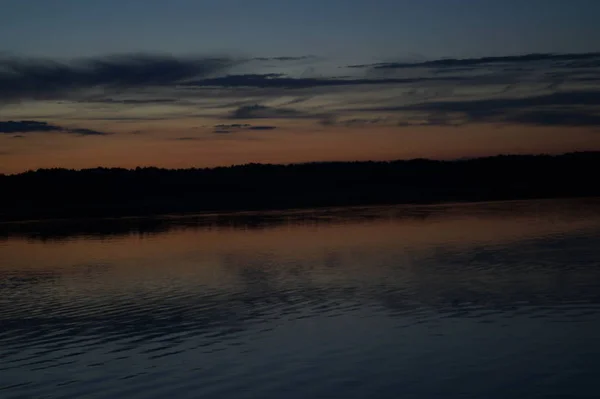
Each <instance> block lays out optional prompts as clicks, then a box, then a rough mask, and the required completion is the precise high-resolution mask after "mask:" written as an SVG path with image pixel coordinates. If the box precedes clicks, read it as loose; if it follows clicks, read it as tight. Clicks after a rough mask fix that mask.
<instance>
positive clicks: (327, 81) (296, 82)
mask: <svg viewBox="0 0 600 399" xmlns="http://www.w3.org/2000/svg"><path fill="white" fill-rule="evenodd" d="M462 79H463V78H460V77H422V78H389V79H363V78H357V79H347V78H346V79H341V78H290V77H283V75H282V74H246V75H227V76H221V77H216V78H211V79H202V80H196V81H191V82H187V83H184V84H182V85H183V86H187V87H230V88H235V87H258V88H283V89H308V88H314V87H336V86H364V85H384V84H386V85H392V84H411V83H424V82H435V81H438V82H439V81H446V82H451V81H458V80H462Z"/></svg>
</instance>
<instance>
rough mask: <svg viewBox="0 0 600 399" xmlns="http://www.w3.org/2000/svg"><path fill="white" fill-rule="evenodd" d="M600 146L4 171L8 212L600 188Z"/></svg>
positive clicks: (145, 210) (122, 210)
mask: <svg viewBox="0 0 600 399" xmlns="http://www.w3.org/2000/svg"><path fill="white" fill-rule="evenodd" d="M598 170H600V152H575V153H568V154H562V155H499V156H494V157H486V158H474V159H462V160H454V161H437V160H427V159H413V160H398V161H389V162H383V161H382V162H379V161H377V162H376V161H366V162H358V161H357V162H315V163H304V164H290V165H273V164H246V165H238V166H231V167H217V168H202V169H200V168H192V169H161V168H155V167H148V168H136V169H131V170H129V169H122V168H94V169H84V170H71V169H40V170H37V171H28V172H24V173H20V174H15V175H0V187H1V188H2V190H1V191H2V195H1V196H0V221H18V220H31V219H49V218H88V217H121V216H146V215H161V214H182V213H200V212H222V211H242V210H266V209H288V208H311V207H326V206H351V205H375V204H400V203H436V202H454V201H488V200H509V199H530V198H559V197H585V196H600V185H598V182H597V181H596V177H595V176H596V173H597V171H598Z"/></svg>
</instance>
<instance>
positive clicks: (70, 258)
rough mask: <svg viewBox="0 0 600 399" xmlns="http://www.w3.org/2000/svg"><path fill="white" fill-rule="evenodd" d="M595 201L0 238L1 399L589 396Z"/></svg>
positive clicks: (52, 228) (111, 227) (5, 230)
mask: <svg viewBox="0 0 600 399" xmlns="http://www.w3.org/2000/svg"><path fill="white" fill-rule="evenodd" d="M598 376H600V201H599V200H560V201H530V202H505V203H488V204H478V205H446V206H421V207H406V206H404V207H378V208H362V209H346V210H321V211H313V212H310V211H306V212H294V213H267V214H262V215H260V214H244V215H238V216H231V217H221V216H211V217H194V218H181V219H175V218H170V219H152V220H150V219H144V220H120V221H104V222H101V223H100V222H96V223H94V224H90V223H89V222H78V223H69V224H52V225H47V224H28V225H10V226H7V225H5V226H3V227H2V228H1V229H0V398H3V399H4V398H7V399H8V398H471V397H472V398H538V397H539V398H597V397H600V385H599V383H598Z"/></svg>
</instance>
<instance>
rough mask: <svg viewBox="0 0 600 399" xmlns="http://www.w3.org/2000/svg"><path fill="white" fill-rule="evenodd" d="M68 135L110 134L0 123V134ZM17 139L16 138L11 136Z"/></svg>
mask: <svg viewBox="0 0 600 399" xmlns="http://www.w3.org/2000/svg"><path fill="white" fill-rule="evenodd" d="M15 133H20V134H19V135H18V136H20V135H21V134H24V133H68V134H75V135H79V136H106V135H108V134H110V133H106V132H99V131H97V130H91V129H83V128H67V127H62V126H58V125H52V124H49V123H47V122H40V121H0V134H15ZM13 137H17V136H13Z"/></svg>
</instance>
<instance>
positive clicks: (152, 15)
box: [0, 0, 600, 59]
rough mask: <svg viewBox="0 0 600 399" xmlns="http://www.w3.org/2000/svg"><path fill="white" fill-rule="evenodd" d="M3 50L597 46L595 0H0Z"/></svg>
mask: <svg viewBox="0 0 600 399" xmlns="http://www.w3.org/2000/svg"><path fill="white" fill-rule="evenodd" d="M0 8H1V10H2V11H1V12H0V37H2V38H3V42H2V44H1V45H0V50H3V51H9V52H11V53H19V54H25V55H42V56H49V57H62V56H67V57H76V56H89V55H98V54H106V53H128V52H137V51H143V52H170V53H176V54H178V53H205V52H214V51H223V52H227V53H242V54H248V53H251V54H252V55H263V56H275V55H303V54H315V55H327V56H332V55H333V56H341V57H351V58H357V59H358V58H371V59H372V58H377V59H389V58H392V59H393V58H399V57H400V58H401V57H406V56H408V57H412V56H423V57H427V58H436V57H446V56H450V57H478V56H485V55H505V54H518V53H529V52H587V51H597V50H600V24H598V17H599V16H600V1H597V0H568V1H567V0H419V1H416V0H371V1H367V0H302V1H300V0H254V1H249V0H170V1H163V0H95V1H81V0H52V1H48V0H1V1H0Z"/></svg>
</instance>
